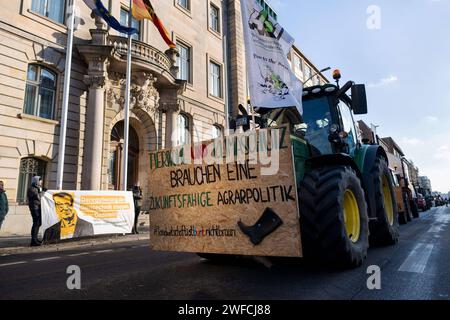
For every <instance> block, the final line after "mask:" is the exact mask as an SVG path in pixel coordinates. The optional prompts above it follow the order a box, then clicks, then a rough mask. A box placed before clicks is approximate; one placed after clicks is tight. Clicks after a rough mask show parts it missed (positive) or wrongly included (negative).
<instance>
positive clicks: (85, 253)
mask: <svg viewBox="0 0 450 320" xmlns="http://www.w3.org/2000/svg"><path fill="white" fill-rule="evenodd" d="M88 254H91V253H90V252H82V253H74V254H69V257H80V256H87V255H88Z"/></svg>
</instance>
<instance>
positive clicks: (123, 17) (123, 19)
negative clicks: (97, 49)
mask: <svg viewBox="0 0 450 320" xmlns="http://www.w3.org/2000/svg"><path fill="white" fill-rule="evenodd" d="M128 18H129V11H128V10H126V9H124V8H121V9H120V24H121V25H123V26H127V27H128ZM131 27H132V28H135V29H137V30H138V31H139V32H138V33H135V34H133V35H132V36H131V38H132V39H133V40H139V39H140V34H141V24H140V23H139V21H137V20H136V19H135V18H131ZM121 36H123V37H128V35H126V34H124V33H122V34H121Z"/></svg>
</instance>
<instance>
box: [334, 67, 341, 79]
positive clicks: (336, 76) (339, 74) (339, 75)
mask: <svg viewBox="0 0 450 320" xmlns="http://www.w3.org/2000/svg"><path fill="white" fill-rule="evenodd" d="M341 78H342V75H341V71H340V70H339V69H336V70H334V71H333V79H334V80H339V79H341Z"/></svg>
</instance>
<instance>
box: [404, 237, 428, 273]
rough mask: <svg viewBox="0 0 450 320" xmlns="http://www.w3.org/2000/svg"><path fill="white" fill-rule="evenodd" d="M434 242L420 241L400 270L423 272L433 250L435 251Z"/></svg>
mask: <svg viewBox="0 0 450 320" xmlns="http://www.w3.org/2000/svg"><path fill="white" fill-rule="evenodd" d="M433 248H434V245H433V244H426V243H418V244H417V245H416V246H415V247H414V249H413V251H411V253H410V254H409V256H408V257H407V258H406V260H405V261H404V262H403V264H402V265H401V266H400V268H399V269H398V271H400V272H412V273H423V272H424V271H425V267H426V266H427V263H428V259H429V258H430V255H431V251H433Z"/></svg>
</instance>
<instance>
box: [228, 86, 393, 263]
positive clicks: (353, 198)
mask: <svg viewBox="0 0 450 320" xmlns="http://www.w3.org/2000/svg"><path fill="white" fill-rule="evenodd" d="M348 91H350V92H351V96H349V95H348V94H347V92H348ZM257 112H258V117H257V119H256V122H257V124H258V125H259V126H260V128H264V127H277V126H282V125H289V127H290V130H291V140H292V143H293V151H294V165H295V171H296V181H297V186H298V202H299V210H300V215H299V216H300V228H301V236H302V244H303V254H304V257H305V258H307V259H312V260H316V261H320V262H321V263H327V264H332V265H336V266H342V267H350V268H352V267H358V266H360V265H361V264H362V263H363V261H364V259H365V258H366V256H367V250H368V247H369V244H370V245H393V244H395V243H397V242H398V239H399V223H398V216H397V207H396V204H395V195H394V187H393V182H392V176H391V174H390V171H389V166H388V157H387V155H386V153H385V151H384V150H383V148H382V147H380V146H378V145H365V144H362V142H361V141H360V138H359V134H358V127H357V124H356V122H355V120H354V118H353V115H354V114H355V115H362V114H366V113H367V100H366V91H365V86H364V85H357V84H354V83H353V82H351V81H350V82H347V83H346V84H345V85H344V86H343V87H339V85H333V84H327V85H324V86H314V87H309V88H305V89H304V91H303V115H302V116H300V115H299V113H298V112H297V111H296V110H295V109H294V108H292V109H262V108H259V109H257ZM241 113H244V115H242V116H239V117H238V118H240V119H237V121H236V122H237V124H238V126H239V124H240V125H242V124H244V130H245V129H249V127H250V126H249V125H248V123H247V125H245V123H246V121H242V118H247V119H251V117H250V116H249V115H248V114H246V112H245V109H243V108H242V107H241Z"/></svg>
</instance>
